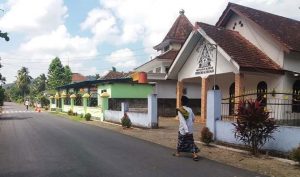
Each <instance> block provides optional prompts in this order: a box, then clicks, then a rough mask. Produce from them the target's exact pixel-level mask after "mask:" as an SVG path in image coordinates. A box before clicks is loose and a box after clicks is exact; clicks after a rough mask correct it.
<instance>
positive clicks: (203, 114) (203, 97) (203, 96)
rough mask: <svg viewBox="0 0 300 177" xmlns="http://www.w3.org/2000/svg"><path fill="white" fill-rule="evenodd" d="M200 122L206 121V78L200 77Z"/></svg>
mask: <svg viewBox="0 0 300 177" xmlns="http://www.w3.org/2000/svg"><path fill="white" fill-rule="evenodd" d="M201 84H202V85H201V120H200V122H201V123H206V109H207V103H206V102H207V91H208V84H209V82H208V79H207V78H202V82H201Z"/></svg>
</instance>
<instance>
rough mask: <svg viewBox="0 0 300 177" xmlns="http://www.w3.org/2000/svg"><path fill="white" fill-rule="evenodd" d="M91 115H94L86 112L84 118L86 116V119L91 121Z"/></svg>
mask: <svg viewBox="0 0 300 177" xmlns="http://www.w3.org/2000/svg"><path fill="white" fill-rule="evenodd" d="M91 117H92V115H91V114H90V113H86V114H85V115H84V118H85V120H86V121H90V120H91Z"/></svg>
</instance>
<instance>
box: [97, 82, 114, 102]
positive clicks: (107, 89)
mask: <svg viewBox="0 0 300 177" xmlns="http://www.w3.org/2000/svg"><path fill="white" fill-rule="evenodd" d="M102 90H106V91H107V93H108V94H109V95H111V84H104V85H102V84H99V85H98V95H101V91H102ZM98 100H100V98H99V97H98Z"/></svg>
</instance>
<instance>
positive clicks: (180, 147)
mask: <svg viewBox="0 0 300 177" xmlns="http://www.w3.org/2000/svg"><path fill="white" fill-rule="evenodd" d="M177 151H178V152H191V153H197V152H199V151H200V150H199V148H198V147H197V146H196V144H195V143H194V137H193V134H186V135H182V134H180V133H179V132H178V144H177Z"/></svg>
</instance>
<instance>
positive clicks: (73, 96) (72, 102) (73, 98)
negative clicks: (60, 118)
mask: <svg viewBox="0 0 300 177" xmlns="http://www.w3.org/2000/svg"><path fill="white" fill-rule="evenodd" d="M75 98H76V95H75V94H72V95H71V96H70V99H71V110H72V111H74V105H75Z"/></svg>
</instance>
